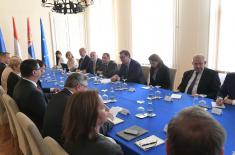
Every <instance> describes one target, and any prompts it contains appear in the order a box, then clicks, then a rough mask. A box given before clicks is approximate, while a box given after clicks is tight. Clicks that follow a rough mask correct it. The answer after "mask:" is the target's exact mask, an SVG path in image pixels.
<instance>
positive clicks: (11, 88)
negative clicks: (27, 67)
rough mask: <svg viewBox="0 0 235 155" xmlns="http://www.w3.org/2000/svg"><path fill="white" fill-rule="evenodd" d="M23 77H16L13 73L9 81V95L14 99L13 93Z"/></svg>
mask: <svg viewBox="0 0 235 155" xmlns="http://www.w3.org/2000/svg"><path fill="white" fill-rule="evenodd" d="M20 79H21V77H20V76H19V75H16V74H15V73H14V72H11V73H10V74H9V76H8V79H7V94H8V95H9V96H11V97H13V91H14V88H15V86H16V84H17V83H18V81H20Z"/></svg>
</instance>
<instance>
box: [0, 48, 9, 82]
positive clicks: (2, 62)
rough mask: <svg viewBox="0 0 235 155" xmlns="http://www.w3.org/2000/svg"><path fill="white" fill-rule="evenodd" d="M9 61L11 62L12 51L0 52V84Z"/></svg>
mask: <svg viewBox="0 0 235 155" xmlns="http://www.w3.org/2000/svg"><path fill="white" fill-rule="evenodd" d="M9 62H10V53H8V52H3V53H0V85H1V78H2V72H3V70H4V69H5V68H6V67H7V65H8V64H9Z"/></svg>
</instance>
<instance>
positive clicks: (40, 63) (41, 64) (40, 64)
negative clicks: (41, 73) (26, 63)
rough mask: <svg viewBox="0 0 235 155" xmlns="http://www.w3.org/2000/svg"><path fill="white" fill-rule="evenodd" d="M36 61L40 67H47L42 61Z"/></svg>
mask: <svg viewBox="0 0 235 155" xmlns="http://www.w3.org/2000/svg"><path fill="white" fill-rule="evenodd" d="M36 61H37V63H38V64H39V66H40V67H43V66H45V67H46V64H45V63H44V62H43V61H42V60H39V59H36Z"/></svg>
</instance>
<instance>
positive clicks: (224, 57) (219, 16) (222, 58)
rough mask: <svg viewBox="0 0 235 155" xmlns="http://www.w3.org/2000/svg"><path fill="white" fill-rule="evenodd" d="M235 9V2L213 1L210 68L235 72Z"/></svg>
mask: <svg viewBox="0 0 235 155" xmlns="http://www.w3.org/2000/svg"><path fill="white" fill-rule="evenodd" d="M234 8H235V1H229V0H213V1H211V13H210V40H209V41H210V45H209V56H208V66H209V67H211V68H214V69H217V70H221V71H230V72H232V71H233V72H234V71H235V67H234V66H235V61H234V58H235V29H234V28H235V20H234V14H235V9H234Z"/></svg>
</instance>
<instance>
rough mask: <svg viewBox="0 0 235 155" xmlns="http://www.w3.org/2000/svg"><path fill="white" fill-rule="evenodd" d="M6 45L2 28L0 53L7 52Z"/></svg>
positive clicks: (0, 31) (0, 32)
mask: <svg viewBox="0 0 235 155" xmlns="http://www.w3.org/2000/svg"><path fill="white" fill-rule="evenodd" d="M6 51H7V50H6V46H5V42H4V40H3V36H2V30H1V28H0V53H4V52H6Z"/></svg>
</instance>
